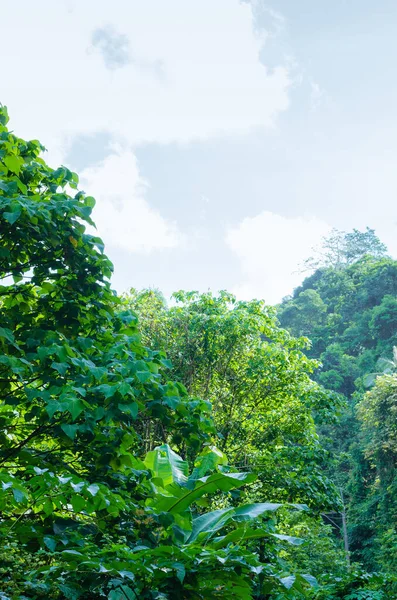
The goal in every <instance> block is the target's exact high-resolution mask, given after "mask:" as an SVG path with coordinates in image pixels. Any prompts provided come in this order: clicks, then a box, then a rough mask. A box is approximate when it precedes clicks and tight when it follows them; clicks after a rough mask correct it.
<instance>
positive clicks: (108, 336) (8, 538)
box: [0, 107, 312, 600]
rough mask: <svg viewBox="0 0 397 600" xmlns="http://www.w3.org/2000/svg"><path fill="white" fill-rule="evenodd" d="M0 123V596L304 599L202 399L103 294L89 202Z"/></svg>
mask: <svg viewBox="0 0 397 600" xmlns="http://www.w3.org/2000/svg"><path fill="white" fill-rule="evenodd" d="M7 122H8V116H7V111H6V109H5V108H4V107H0V239H1V248H0V278H1V280H2V285H1V287H0V317H1V321H0V322H1V325H0V440H1V448H0V536H1V542H2V544H1V547H2V550H1V552H0V571H1V579H0V595H1V597H2V599H3V600H10V599H14V598H25V599H26V598H30V599H32V600H33V599H37V598H40V597H43V598H59V599H63V598H66V599H69V600H72V599H73V600H74V599H78V598H81V599H87V600H88V599H93V598H108V599H110V600H118V599H121V598H127V599H133V598H140V599H142V600H145V599H147V600H148V599H153V598H158V599H160V598H162V599H167V598H202V599H203V600H204V599H207V598H208V599H210V598H213V599H215V598H221V597H222V598H223V597H227V598H243V599H244V598H246V599H249V598H255V597H256V598H259V597H262V598H266V595H268V594H280V595H281V596H280V597H281V598H282V597H283V594H284V595H285V597H291V594H294V593H296V595H297V596H299V595H301V597H304V596H305V595H306V589H307V588H308V587H309V585H310V583H311V582H312V579H311V578H310V577H309V576H306V575H299V574H298V575H296V576H295V577H292V579H291V577H290V576H288V573H283V572H282V570H281V567H280V564H279V562H278V555H279V553H280V550H279V545H280V544H284V543H286V542H287V543H288V542H290V543H292V544H295V543H299V541H297V540H295V539H294V538H288V537H285V536H279V535H278V534H277V533H276V529H275V521H274V517H273V515H274V513H275V511H276V510H277V509H278V508H279V507H280V504H275V503H270V504H269V503H264V502H261V503H254V504H250V505H245V506H244V505H243V506H241V505H240V503H239V502H238V500H236V499H234V501H233V502H232V501H231V500H232V498H231V493H232V492H233V491H234V492H235V491H236V490H238V489H239V488H240V487H241V486H243V485H249V484H251V483H253V482H254V481H255V479H256V476H255V474H252V473H249V472H246V471H245V470H236V469H233V468H232V467H230V466H228V464H227V460H226V457H225V455H224V454H223V453H222V452H220V451H219V450H217V449H216V448H213V446H212V436H213V435H214V432H215V430H214V426H213V421H212V418H211V414H210V407H209V404H208V402H205V401H203V400H201V399H200V398H191V397H190V396H189V394H188V393H187V391H186V389H185V388H184V387H183V385H182V384H181V383H179V382H172V381H169V379H168V376H167V371H168V372H169V362H168V361H167V359H166V357H165V355H164V353H163V352H162V351H159V350H157V349H155V348H153V349H148V348H146V347H144V346H143V345H142V342H141V338H140V334H139V330H138V327H137V319H136V316H135V315H134V314H133V313H131V311H128V310H125V307H123V306H122V305H121V303H120V301H119V300H118V299H117V297H116V295H115V294H114V292H112V290H111V286H110V281H109V278H110V276H111V273H112V265H111V263H110V261H109V260H108V258H107V257H106V256H105V255H104V254H103V243H102V241H101V240H100V239H99V238H98V237H96V236H95V235H90V234H88V233H87V231H86V225H87V224H91V225H93V222H92V220H91V211H92V209H93V207H94V204H95V201H94V199H93V198H91V197H90V196H86V195H85V194H84V193H82V192H77V185H78V178H77V175H76V174H74V173H72V172H71V171H69V170H68V169H66V168H65V167H60V168H59V169H55V170H54V169H51V168H50V167H48V166H47V165H46V163H45V162H44V160H43V159H42V158H41V156H40V153H41V151H42V147H41V145H40V143H39V142H37V141H31V142H25V141H24V140H22V139H20V138H18V137H17V136H15V135H14V134H13V133H12V132H10V131H9V130H8V128H7ZM69 189H71V190H72V192H71V194H70V193H68V191H67V190H69ZM179 448H181V449H182V450H183V453H184V456H180V455H179V454H178V453H177V450H178V449H179ZM235 493H236V492H235ZM214 494H215V495H216V497H217V499H218V501H220V502H221V504H222V509H219V510H215V511H208V510H206V509H205V506H204V507H203V505H205V504H206V503H208V497H209V498H211V497H213V495H214ZM258 518H259V520H258ZM254 519H255V520H254ZM258 540H259V541H258ZM258 547H260V548H262V549H264V550H263V552H262V553H261V554H260V555H259V554H258V551H257V549H258Z"/></svg>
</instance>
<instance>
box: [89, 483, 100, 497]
mask: <svg viewBox="0 0 397 600" xmlns="http://www.w3.org/2000/svg"><path fill="white" fill-rule="evenodd" d="M87 491H88V492H90V494H91V496H96V495H97V493H98V492H99V485H97V484H96V483H92V484H91V485H89V486H88V488H87Z"/></svg>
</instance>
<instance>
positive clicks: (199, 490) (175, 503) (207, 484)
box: [152, 473, 256, 514]
mask: <svg viewBox="0 0 397 600" xmlns="http://www.w3.org/2000/svg"><path fill="white" fill-rule="evenodd" d="M255 479H256V475H255V474H254V473H214V474H213V475H209V476H208V477H202V478H201V479H198V480H197V481H196V485H195V487H194V489H192V490H187V489H183V488H182V489H181V488H177V487H176V486H169V487H168V489H167V492H168V493H172V494H173V496H172V497H166V496H157V497H156V498H155V500H154V502H153V503H152V506H154V507H155V508H156V510H158V511H166V512H170V513H176V514H178V513H180V512H183V511H185V510H186V509H188V508H189V507H190V506H191V505H192V504H193V502H194V501H195V500H198V499H199V498H201V497H202V496H204V495H205V494H212V493H214V492H217V491H222V492H228V491H230V490H232V489H235V488H238V487H241V486H242V485H245V484H248V483H252V482H253V481H255Z"/></svg>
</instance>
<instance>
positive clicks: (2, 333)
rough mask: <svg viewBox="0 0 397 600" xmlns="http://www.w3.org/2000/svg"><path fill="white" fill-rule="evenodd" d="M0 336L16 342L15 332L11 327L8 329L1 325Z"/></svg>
mask: <svg viewBox="0 0 397 600" xmlns="http://www.w3.org/2000/svg"><path fill="white" fill-rule="evenodd" d="M0 338H4V339H6V340H7V341H8V342H10V343H11V344H12V343H13V342H14V334H13V333H12V331H11V329H6V328H5V327H0Z"/></svg>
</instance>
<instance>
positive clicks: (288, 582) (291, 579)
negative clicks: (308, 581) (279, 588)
mask: <svg viewBox="0 0 397 600" xmlns="http://www.w3.org/2000/svg"><path fill="white" fill-rule="evenodd" d="M295 581H296V576H295V575H289V576H288V577H282V578H281V579H280V582H281V583H282V585H283V586H284V587H285V588H286V589H287V590H290V589H291V588H292V586H293V585H294V583H295Z"/></svg>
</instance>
